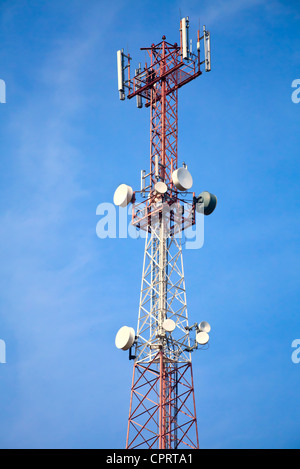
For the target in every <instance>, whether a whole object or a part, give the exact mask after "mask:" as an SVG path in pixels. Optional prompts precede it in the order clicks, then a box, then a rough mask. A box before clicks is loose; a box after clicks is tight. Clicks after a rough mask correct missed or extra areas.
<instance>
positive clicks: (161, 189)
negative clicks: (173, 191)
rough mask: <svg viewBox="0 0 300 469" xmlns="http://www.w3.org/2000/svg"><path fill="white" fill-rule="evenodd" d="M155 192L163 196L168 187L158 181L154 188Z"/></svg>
mask: <svg viewBox="0 0 300 469" xmlns="http://www.w3.org/2000/svg"><path fill="white" fill-rule="evenodd" d="M154 188H155V190H156V192H158V193H159V194H165V193H166V192H167V190H168V186H167V184H166V183H164V182H162V181H158V182H157V183H156V184H155V186H154Z"/></svg>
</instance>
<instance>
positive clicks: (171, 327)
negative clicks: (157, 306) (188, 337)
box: [162, 319, 176, 332]
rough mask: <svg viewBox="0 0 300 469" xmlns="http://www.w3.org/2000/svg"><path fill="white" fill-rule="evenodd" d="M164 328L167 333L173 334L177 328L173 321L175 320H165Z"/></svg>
mask: <svg viewBox="0 0 300 469" xmlns="http://www.w3.org/2000/svg"><path fill="white" fill-rule="evenodd" d="M162 327H163V328H164V330H165V331H167V332H173V331H174V329H175V327H176V324H175V322H174V321H173V319H165V320H164V322H163V325H162Z"/></svg>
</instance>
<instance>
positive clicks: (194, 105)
mask: <svg viewBox="0 0 300 469" xmlns="http://www.w3.org/2000/svg"><path fill="white" fill-rule="evenodd" d="M179 11H180V12H181V15H182V16H189V17H190V21H191V32H193V33H194V37H196V30H197V28H198V22H199V18H200V20H201V23H202V24H203V23H205V24H206V25H207V27H208V28H209V29H210V31H211V35H212V72H211V73H209V74H204V75H203V76H201V77H200V78H198V79H197V80H195V81H193V82H192V83H190V84H189V85H187V86H186V87H184V88H183V89H181V90H180V92H179V100H180V102H179V162H182V161H186V162H187V163H188V165H189V170H190V171H191V172H192V175H193V179H194V188H195V191H196V192H197V191H198V190H199V192H200V191H202V190H209V191H211V192H213V193H215V194H216V195H217V196H218V207H217V210H216V211H215V212H214V213H213V215H211V216H210V217H207V218H206V219H205V243H204V246H203V248H202V249H199V250H197V251H192V250H185V251H184V262H185V273H186V286H187V295H188V311H189V317H190V322H191V323H194V322H195V321H197V322H200V321H201V320H207V321H209V322H210V324H211V325H212V333H211V343H210V348H209V350H208V351H205V352H197V353H195V354H194V355H193V372H194V380H195V393H196V405H197V411H198V426H199V439H200V446H201V447H202V448H299V447H300V440H299V434H300V409H299V383H300V380H299V377H300V364H294V363H293V362H292V360H291V354H292V351H293V349H292V348H291V344H292V342H293V340H294V339H297V338H300V321H299V300H300V298H299V260H300V250H299V231H300V230H299V228H300V226H299V225H300V223H299V211H300V207H299V169H300V163H299V114H300V104H295V103H293V102H292V100H291V94H292V91H293V89H292V88H291V84H292V82H293V80H295V79H300V68H299V63H300V47H299V46H300V32H299V31H300V27H299V26H300V8H299V2H298V1H296V0H295V1H290V0H289V1H283V0H269V1H267V0H226V1H221V0H203V1H194V0H186V1H164V2H161V1H157V0H152V1H148V0H147V1H143V2H138V3H135V5H134V7H133V5H132V2H128V1H120V0H116V1H114V2H106V1H102V0H98V1H95V0H88V1H83V0H75V1H74V0H73V1H69V0H66V1H64V2H59V1H58V0H52V1H45V2H26V1H23V0H18V1H14V0H10V1H5V0H2V1H1V6H0V79H3V80H5V82H6V86H7V103H6V104H0V155H1V157H0V165H1V166H0V188H1V190H0V259H1V263H0V280H1V283H0V285H1V286H0V339H2V340H5V342H6V351H7V363H6V364H0V383H1V393H0V395H1V397H0V447H1V448H122V447H124V445H125V436H126V427H127V418H128V408H129V398H130V384H131V375H132V362H129V360H128V357H127V354H126V353H121V352H119V351H118V350H117V349H115V346H114V338H115V334H116V332H117V330H118V329H119V327H120V326H121V325H123V324H128V325H130V326H133V327H135V326H136V322H137V315H138V302H139V288H140V280H141V271H142V258H143V250H144V243H143V240H133V239H105V240H100V239H99V238H98V237H97V236H96V224H97V222H98V220H99V217H97V216H96V208H97V206H98V204H100V203H102V202H111V201H112V196H113V193H114V190H115V188H116V187H117V186H118V185H119V184H120V183H123V182H125V183H127V184H130V185H132V186H133V187H139V177H140V170H141V169H144V168H147V167H148V159H149V111H148V110H147V109H142V110H138V109H137V108H136V106H135V103H133V102H125V103H124V102H120V101H119V100H118V93H117V77H116V51H117V50H118V49H120V48H122V47H124V49H125V50H129V52H130V54H131V56H132V57H133V59H134V64H138V62H139V61H143V60H144V54H143V53H142V52H141V51H139V48H140V47H146V46H148V45H151V44H152V43H153V42H159V41H160V40H161V36H162V35H163V34H165V35H166V37H167V40H169V41H170V42H176V41H178V39H179V37H178V36H179V31H178V28H179V19H180V13H179Z"/></svg>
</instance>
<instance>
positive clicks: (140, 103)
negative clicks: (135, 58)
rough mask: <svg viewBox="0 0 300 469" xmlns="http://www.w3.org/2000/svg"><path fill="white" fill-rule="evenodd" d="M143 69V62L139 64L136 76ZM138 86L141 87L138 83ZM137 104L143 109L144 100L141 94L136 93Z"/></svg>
mask: <svg viewBox="0 0 300 469" xmlns="http://www.w3.org/2000/svg"><path fill="white" fill-rule="evenodd" d="M141 71H142V69H141V64H139V68H136V69H135V76H138V75H140V73H141ZM137 88H140V85H137ZM136 106H137V107H138V108H139V109H141V108H142V107H143V102H142V96H140V95H139V94H137V95H136Z"/></svg>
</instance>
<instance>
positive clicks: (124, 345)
mask: <svg viewBox="0 0 300 469" xmlns="http://www.w3.org/2000/svg"><path fill="white" fill-rule="evenodd" d="M134 341H135V332H134V329H133V327H128V326H123V327H121V329H119V331H118V333H117V335H116V339H115V344H116V347H117V348H118V349H120V350H128V349H130V347H132V346H133V344H134Z"/></svg>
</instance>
